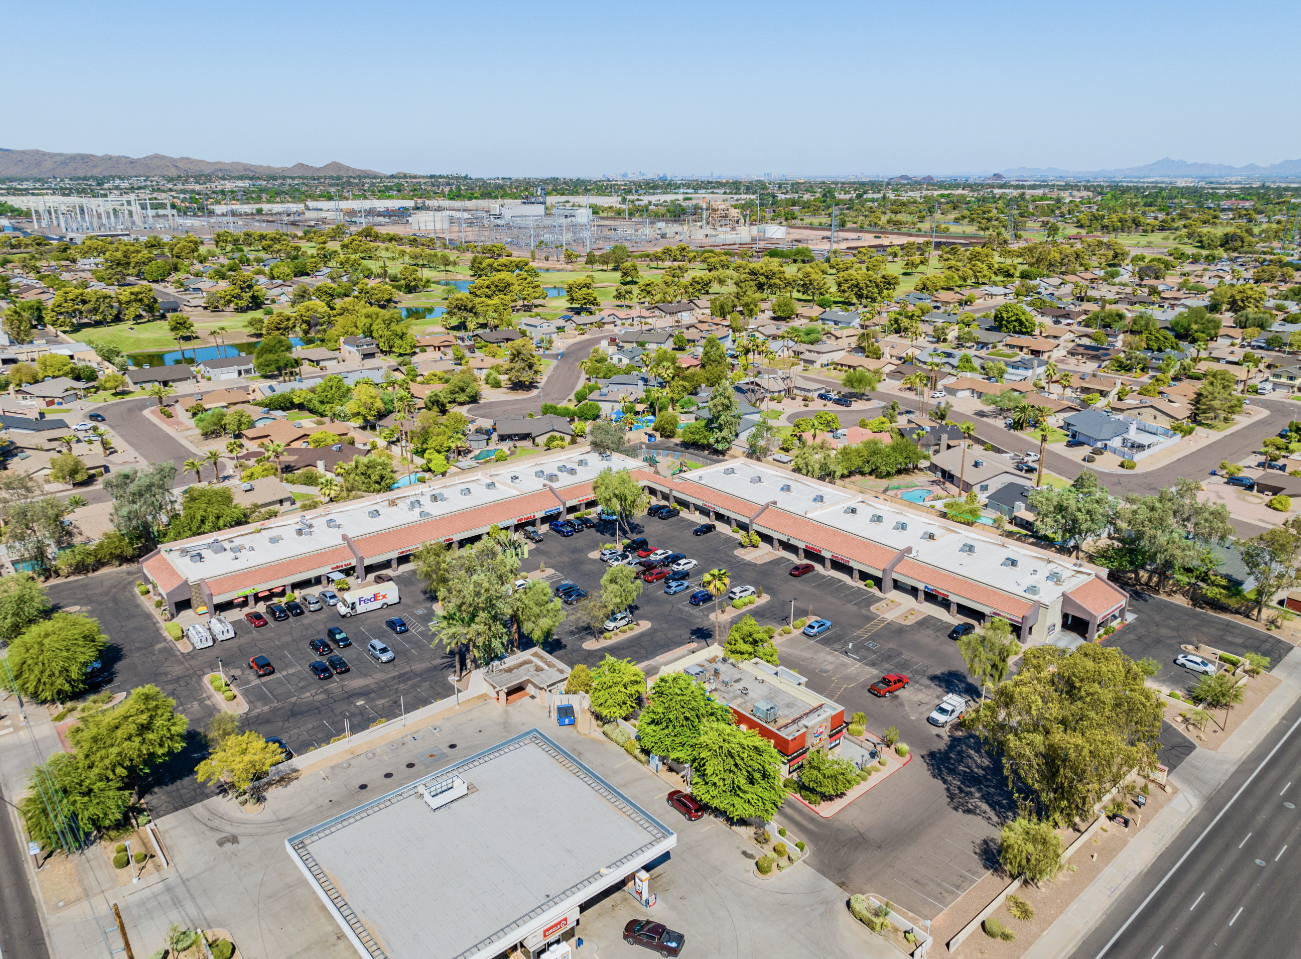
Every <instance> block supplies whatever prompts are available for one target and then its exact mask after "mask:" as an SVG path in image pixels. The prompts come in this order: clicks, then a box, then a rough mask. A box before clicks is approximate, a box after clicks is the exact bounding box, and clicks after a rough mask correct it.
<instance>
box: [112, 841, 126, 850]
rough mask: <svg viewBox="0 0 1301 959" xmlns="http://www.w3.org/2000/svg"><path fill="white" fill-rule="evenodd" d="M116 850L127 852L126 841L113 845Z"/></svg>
mask: <svg viewBox="0 0 1301 959" xmlns="http://www.w3.org/2000/svg"><path fill="white" fill-rule="evenodd" d="M113 851H114V852H126V843H124V842H120V843H118V844H117V845H116V846H114V847H113Z"/></svg>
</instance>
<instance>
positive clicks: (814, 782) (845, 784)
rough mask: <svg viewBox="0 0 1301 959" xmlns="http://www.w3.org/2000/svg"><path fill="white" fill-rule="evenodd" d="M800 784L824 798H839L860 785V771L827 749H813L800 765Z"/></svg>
mask: <svg viewBox="0 0 1301 959" xmlns="http://www.w3.org/2000/svg"><path fill="white" fill-rule="evenodd" d="M800 782H801V783H803V784H804V785H805V786H808V787H809V788H810V789H813V790H815V791H817V792H820V793H822V795H824V796H839V795H841V794H842V793H846V792H849V790H850V789H852V788H853V787H854V786H856V785H858V769H857V768H855V766H854V764H853V763H851V762H850V761H849V760H848V759H841V758H840V757H839V756H833V755H831V753H830V752H829V751H827V750H826V749H813V750H810V751H809V753H808V755H806V756H805V757H804V762H802V763H800Z"/></svg>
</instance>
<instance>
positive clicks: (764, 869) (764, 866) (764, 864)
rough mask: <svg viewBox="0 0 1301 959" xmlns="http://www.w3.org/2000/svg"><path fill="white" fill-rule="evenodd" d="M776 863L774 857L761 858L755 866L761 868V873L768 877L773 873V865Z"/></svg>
mask: <svg viewBox="0 0 1301 959" xmlns="http://www.w3.org/2000/svg"><path fill="white" fill-rule="evenodd" d="M776 861H777V860H776V859H774V858H773V857H772V856H760V857H759V861H758V862H757V863H755V865H756V866H758V867H759V872H761V873H762V874H763V875H765V876H766V875H768V873H770V872H772V867H773V863H775V862H776Z"/></svg>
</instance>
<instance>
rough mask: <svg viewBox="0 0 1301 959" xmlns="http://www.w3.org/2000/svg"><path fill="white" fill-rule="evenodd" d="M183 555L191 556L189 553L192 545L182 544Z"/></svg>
mask: <svg viewBox="0 0 1301 959" xmlns="http://www.w3.org/2000/svg"><path fill="white" fill-rule="evenodd" d="M181 555H182V556H189V555H190V547H188V546H182V547H181Z"/></svg>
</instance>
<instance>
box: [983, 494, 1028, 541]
mask: <svg viewBox="0 0 1301 959" xmlns="http://www.w3.org/2000/svg"><path fill="white" fill-rule="evenodd" d="M1033 489H1034V487H1032V486H1027V485H1026V484H1025V483H1007V484H1006V485H1004V486H1002V487H1001V488H999V489H997V490H995V491H994V492H993V493H991V494H990V496H989V499H987V500H985V506H986V507H987V508H989V509H991V510H993V511H994V512H995V513H1001V514H1002V515H1003V516H1006V517H1007V519H1008V521H1009V522H1010V523H1011V524H1012V525H1013V526H1015V527H1016V528H1017V529H1021V530H1025V531H1026V532H1030V533H1032V532H1034V513H1032V512H1030V510H1029V506H1030V493H1031V492H1032V490H1033Z"/></svg>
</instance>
